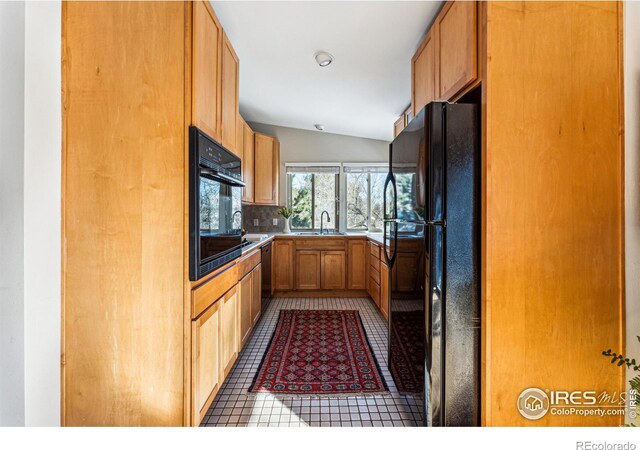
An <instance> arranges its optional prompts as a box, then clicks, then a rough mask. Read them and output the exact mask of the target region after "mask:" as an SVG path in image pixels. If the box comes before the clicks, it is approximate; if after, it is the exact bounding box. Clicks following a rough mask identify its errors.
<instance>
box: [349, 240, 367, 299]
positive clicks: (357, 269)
mask: <svg viewBox="0 0 640 450" xmlns="http://www.w3.org/2000/svg"><path fill="white" fill-rule="evenodd" d="M366 256H367V241H366V240H365V239H349V240H348V241H347V289H363V290H364V289H366V288H367V278H366V277H367V258H366Z"/></svg>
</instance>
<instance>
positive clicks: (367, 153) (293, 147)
mask: <svg viewBox="0 0 640 450" xmlns="http://www.w3.org/2000/svg"><path fill="white" fill-rule="evenodd" d="M249 126H250V127H251V129H252V130H253V131H257V132H259V133H264V134H268V135H269V136H275V137H277V138H278V140H279V141H280V173H281V174H284V173H285V172H284V170H285V168H284V165H285V163H288V162H375V163H383V162H388V161H389V143H388V142H386V141H379V140H376V139H366V138H360V137H354V136H345V135H342V134H331V133H324V132H320V131H309V130H301V129H298V128H289V127H280V126H277V125H267V124H263V123H255V122H251V123H249ZM345 189H346V187H345V182H344V177H342V178H341V181H340V190H341V191H344V190H345ZM286 195H287V191H286V177H285V176H281V177H280V204H281V205H284V204H285V203H286ZM340 206H341V211H340V217H341V219H340V221H341V224H340V229H342V230H344V228H345V212H346V211H345V210H344V209H345V205H340ZM332 220H333V218H332Z"/></svg>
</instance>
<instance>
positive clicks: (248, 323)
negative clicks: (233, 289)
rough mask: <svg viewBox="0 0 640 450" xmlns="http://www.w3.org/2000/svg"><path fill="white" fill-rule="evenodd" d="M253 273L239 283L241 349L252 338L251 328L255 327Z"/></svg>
mask: <svg viewBox="0 0 640 450" xmlns="http://www.w3.org/2000/svg"><path fill="white" fill-rule="evenodd" d="M252 275H253V272H249V273H248V274H246V275H245V276H244V277H243V278H242V279H241V280H240V282H238V286H239V291H240V308H239V309H240V313H239V314H240V348H242V347H243V346H244V344H245V343H246V342H247V340H248V339H249V336H251V328H252V327H253V315H252V308H253V276H252Z"/></svg>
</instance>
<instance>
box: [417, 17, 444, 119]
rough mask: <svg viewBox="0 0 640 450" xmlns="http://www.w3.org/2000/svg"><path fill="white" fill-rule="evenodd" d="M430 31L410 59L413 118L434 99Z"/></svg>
mask: <svg viewBox="0 0 640 450" xmlns="http://www.w3.org/2000/svg"><path fill="white" fill-rule="evenodd" d="M434 35H435V33H434V30H433V29H431V30H430V31H429V32H428V33H427V36H426V37H425V38H424V40H423V41H422V44H420V47H419V48H418V51H416V53H415V55H414V56H413V58H412V59H411V105H412V108H413V115H414V117H415V116H416V115H417V114H418V113H419V112H420V110H421V109H422V108H424V107H425V105H426V104H427V103H429V102H432V101H433V100H435V99H436V95H437V82H438V80H437V78H436V42H435V39H434Z"/></svg>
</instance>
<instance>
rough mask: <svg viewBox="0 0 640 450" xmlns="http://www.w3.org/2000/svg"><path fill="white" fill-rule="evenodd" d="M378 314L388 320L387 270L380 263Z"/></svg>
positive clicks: (384, 265)
mask: <svg viewBox="0 0 640 450" xmlns="http://www.w3.org/2000/svg"><path fill="white" fill-rule="evenodd" d="M379 308H380V312H381V313H382V315H383V316H384V318H385V319H388V318H389V268H388V267H387V265H386V264H385V263H384V262H381V263H380V304H379Z"/></svg>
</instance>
